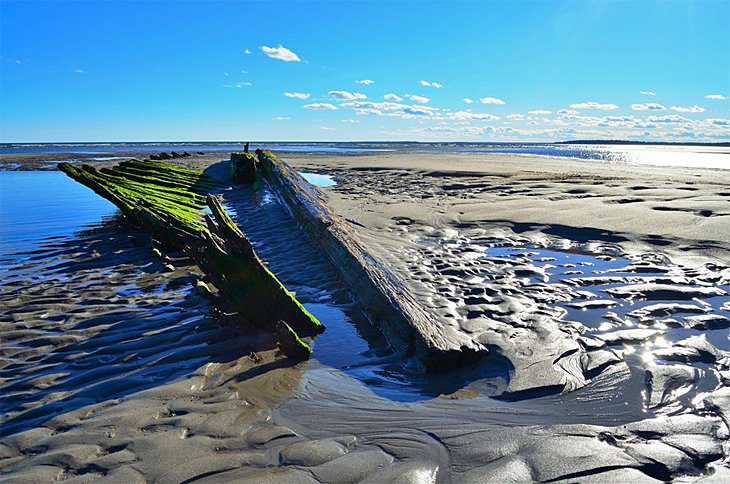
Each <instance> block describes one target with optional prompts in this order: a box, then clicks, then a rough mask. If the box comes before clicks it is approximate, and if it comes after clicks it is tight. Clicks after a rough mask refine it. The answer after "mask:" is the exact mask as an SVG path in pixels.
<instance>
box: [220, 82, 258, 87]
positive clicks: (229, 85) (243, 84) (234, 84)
mask: <svg viewBox="0 0 730 484" xmlns="http://www.w3.org/2000/svg"><path fill="white" fill-rule="evenodd" d="M248 86H253V84H251V83H250V82H234V83H232V84H223V87H235V88H236V89H241V88H242V87H248Z"/></svg>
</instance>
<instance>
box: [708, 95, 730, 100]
mask: <svg viewBox="0 0 730 484" xmlns="http://www.w3.org/2000/svg"><path fill="white" fill-rule="evenodd" d="M705 99H720V100H725V99H727V97H725V96H723V95H722V94H708V95H707V96H705Z"/></svg>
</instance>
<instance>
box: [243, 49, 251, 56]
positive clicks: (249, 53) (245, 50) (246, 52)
mask: <svg viewBox="0 0 730 484" xmlns="http://www.w3.org/2000/svg"><path fill="white" fill-rule="evenodd" d="M243 53H244V54H246V55H251V54H252V52H251V51H250V50H249V49H244V50H243Z"/></svg>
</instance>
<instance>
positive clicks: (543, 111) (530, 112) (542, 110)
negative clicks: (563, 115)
mask: <svg viewBox="0 0 730 484" xmlns="http://www.w3.org/2000/svg"><path fill="white" fill-rule="evenodd" d="M527 114H551V111H546V110H544V109H536V110H534V111H528V112H527Z"/></svg>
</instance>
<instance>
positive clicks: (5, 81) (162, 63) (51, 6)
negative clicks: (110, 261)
mask: <svg viewBox="0 0 730 484" xmlns="http://www.w3.org/2000/svg"><path fill="white" fill-rule="evenodd" d="M0 9H1V12H0V14H1V15H0V17H1V20H0V22H1V24H2V25H1V27H2V33H1V35H2V39H1V40H2V42H1V43H0V55H1V56H2V57H1V58H0V69H1V71H0V96H1V98H0V115H1V117H0V141H2V142H42V141H186V140H247V139H250V140H323V141H325V140H384V141H388V140H413V141H520V140H524V141H547V140H564V139H578V138H579V139H586V138H626V139H642V140H671V141H681V140H690V141H729V140H730V99H728V98H730V55H729V54H728V52H730V34H728V28H729V26H730V2H725V1H722V2H705V1H697V2H690V1H674V2H665V1H645V2H638V3H632V2H609V1H595V2H590V1H581V2H562V1H555V2H516V1H515V2H468V3H456V2H449V3H424V2H419V3H408V2H388V3H375V2H347V3H344V2H340V3H338V2H324V3H314V2H294V3H286V2H267V3H251V2H224V3H214V2H206V3H194V2H183V3H167V2H152V3H144V2H126V3H116V2H71V3H62V2H52V3H41V2H9V1H5V0H3V1H2V2H1V3H0ZM358 81H360V82H358ZM285 93H289V95H286V94H285Z"/></svg>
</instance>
